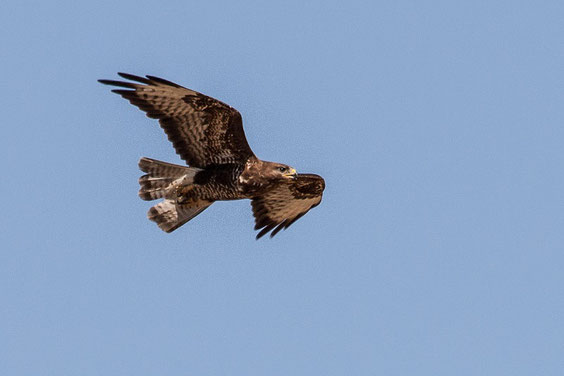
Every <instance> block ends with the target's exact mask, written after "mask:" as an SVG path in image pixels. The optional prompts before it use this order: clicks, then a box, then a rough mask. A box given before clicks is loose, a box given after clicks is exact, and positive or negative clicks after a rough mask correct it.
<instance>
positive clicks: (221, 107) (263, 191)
mask: <svg viewBox="0 0 564 376" xmlns="http://www.w3.org/2000/svg"><path fill="white" fill-rule="evenodd" d="M118 74H119V75H120V76H121V77H123V78H125V79H127V80H129V81H133V82H124V81H114V80H99V82H101V83H103V84H106V85H113V86H117V87H121V88H124V89H114V90H112V91H113V92H114V93H116V94H119V95H121V96H122V97H124V98H125V99H127V100H129V102H131V104H133V105H135V106H137V107H139V108H140V109H141V110H143V111H145V112H146V113H147V116H148V117H150V118H153V119H158V120H159V123H160V125H161V127H162V128H163V129H164V131H165V133H166V134H167V136H168V139H169V140H170V141H171V142H172V145H173V147H174V149H175V150H176V153H177V154H178V155H179V156H180V158H182V159H183V160H184V161H186V163H187V164H188V166H179V165H175V164H171V163H167V162H161V161H157V160H154V159H150V158H141V160H140V161H139V168H140V169H141V170H142V171H143V172H145V173H146V175H143V176H141V177H140V178H139V184H140V185H141V188H140V190H139V197H141V198H142V199H143V200H156V199H160V198H162V199H164V200H163V201H161V202H160V203H158V204H157V205H155V206H153V207H152V208H151V209H150V210H149V212H148V213H147V215H148V217H149V219H150V220H152V221H154V222H156V223H157V225H158V226H159V227H160V228H161V229H162V230H163V231H166V232H172V231H174V230H176V229H177V228H178V227H180V226H182V225H183V224H185V223H186V222H188V221H189V220H190V219H192V218H194V217H195V216H196V215H198V214H200V213H201V212H202V211H203V210H205V209H206V208H207V207H208V206H210V205H211V204H213V202H214V201H224V200H239V199H245V198H248V199H250V200H251V206H252V208H253V214H254V216H255V230H260V232H259V233H258V234H257V239H258V238H260V237H261V236H263V235H265V234H266V233H268V232H269V231H271V230H272V232H271V234H270V236H271V237H272V236H274V235H276V234H277V233H278V232H279V231H280V230H282V229H286V228H288V227H289V226H290V225H292V224H293V223H294V222H295V221H297V220H298V219H299V218H300V217H302V216H303V215H304V214H305V213H307V212H308V211H309V210H310V209H311V208H314V207H315V206H317V205H319V203H320V202H321V196H322V194H323V190H324V189H325V181H324V180H323V178H321V176H318V175H314V174H298V173H296V170H295V169H294V168H292V167H290V166H288V165H285V164H281V163H275V162H267V161H262V160H260V159H258V158H257V157H256V156H255V155H254V153H253V151H252V150H251V148H250V147H249V144H248V143H247V139H246V138H245V133H244V131H243V120H242V118H241V114H240V113H239V112H238V111H237V110H236V109H234V108H232V107H230V106H229V105H227V104H225V103H223V102H220V101H218V100H216V99H214V98H211V97H208V96H205V95H203V94H200V93H198V92H195V91H193V90H190V89H187V88H185V87H182V86H180V85H177V84H175V83H173V82H170V81H167V80H163V79H162V78H158V77H153V76H146V77H138V76H134V75H131V74H127V73H118Z"/></svg>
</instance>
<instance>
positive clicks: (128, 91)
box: [98, 73, 254, 168]
mask: <svg viewBox="0 0 564 376" xmlns="http://www.w3.org/2000/svg"><path fill="white" fill-rule="evenodd" d="M118 74H119V75H120V76H121V77H123V78H125V79H127V80H130V81H134V82H124V81H114V80H98V81H99V82H101V83H103V84H106V85H113V86H118V87H121V88H125V89H115V90H112V91H113V92H114V93H116V94H119V95H121V96H122V97H124V98H125V99H127V100H129V102H131V104H133V105H135V106H137V107H139V108H140V109H141V110H143V111H145V112H146V113H147V116H148V117H150V118H154V119H158V120H159V123H160V124H161V127H162V128H163V129H164V131H165V132H166V134H167V136H168V139H169V140H170V141H171V142H172V145H173V146H174V149H175V150H176V153H177V154H178V155H180V157H181V158H182V159H184V160H185V161H186V162H187V163H188V164H189V165H190V166H193V167H201V168H203V167H206V166H209V165H213V164H240V163H245V162H246V161H247V159H248V158H249V157H251V156H253V155H254V154H253V151H252V150H251V148H250V147H249V144H248V142H247V139H246V138H245V133H244V131H243V120H242V119H241V114H240V113H239V111H237V110H236V109H234V108H232V107H230V106H229V105H227V104H225V103H223V102H220V101H218V100H216V99H213V98H211V97H208V96H205V95H203V94H200V93H198V92H196V91H193V90H190V89H187V88H185V87H182V86H180V85H177V84H175V83H173V82H170V81H167V80H164V79H162V78H158V77H154V76H146V77H138V76H134V75H131V74H127V73H118Z"/></svg>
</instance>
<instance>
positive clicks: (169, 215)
mask: <svg viewBox="0 0 564 376" xmlns="http://www.w3.org/2000/svg"><path fill="white" fill-rule="evenodd" d="M139 168H140V169H141V171H143V172H146V173H147V174H146V175H143V176H141V177H140V178H139V185H140V186H141V188H140V189H139V197H141V198H142V199H143V200H156V199H159V198H164V200H163V201H161V202H160V203H158V204H157V205H155V206H153V207H152V208H151V209H149V212H148V213H147V216H148V217H149V219H150V220H151V221H153V222H156V223H157V225H158V226H159V227H160V228H161V230H163V231H166V232H172V231H174V230H176V229H177V228H179V227H180V226H182V225H183V224H185V223H186V222H188V221H189V220H190V219H192V218H194V217H195V216H197V215H198V214H200V213H201V212H202V211H204V210H205V209H206V208H207V207H208V206H210V205H211V204H212V203H213V201H207V200H199V199H197V198H196V199H191V200H188V201H186V202H182V203H179V202H178V201H177V196H176V189H177V187H180V186H181V187H189V186H190V185H191V184H192V183H193V182H194V176H195V175H196V174H197V173H198V171H201V170H200V169H199V168H195V167H187V166H179V165H175V164H172V163H167V162H162V161H157V160H155V159H150V158H145V157H143V158H141V159H140V160H139Z"/></svg>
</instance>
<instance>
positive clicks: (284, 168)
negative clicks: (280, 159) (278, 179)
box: [278, 167, 286, 172]
mask: <svg viewBox="0 0 564 376" xmlns="http://www.w3.org/2000/svg"><path fill="white" fill-rule="evenodd" d="M278 171H280V172H286V167H278Z"/></svg>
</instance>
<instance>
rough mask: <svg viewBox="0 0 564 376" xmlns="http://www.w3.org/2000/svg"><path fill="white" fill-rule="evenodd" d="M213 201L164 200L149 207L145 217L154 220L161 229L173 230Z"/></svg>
mask: <svg viewBox="0 0 564 376" xmlns="http://www.w3.org/2000/svg"><path fill="white" fill-rule="evenodd" d="M211 204H213V201H205V200H198V201H195V202H190V203H186V204H178V203H177V202H176V201H175V200H168V199H167V200H164V201H162V202H160V203H158V204H157V205H155V206H153V207H152V208H151V209H149V212H148V213H147V217H148V218H149V219H150V220H151V221H153V222H155V223H156V224H157V225H158V226H159V227H160V229H161V230H163V231H165V232H173V231H174V230H176V229H177V228H179V227H180V226H182V225H183V224H185V223H186V222H188V221H189V220H191V219H192V218H194V217H195V216H197V215H198V214H200V213H201V212H203V211H204V210H205V209H206V208H207V207H208V206H210V205H211Z"/></svg>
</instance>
